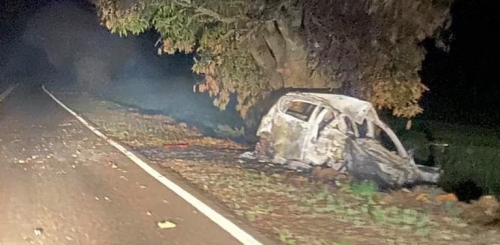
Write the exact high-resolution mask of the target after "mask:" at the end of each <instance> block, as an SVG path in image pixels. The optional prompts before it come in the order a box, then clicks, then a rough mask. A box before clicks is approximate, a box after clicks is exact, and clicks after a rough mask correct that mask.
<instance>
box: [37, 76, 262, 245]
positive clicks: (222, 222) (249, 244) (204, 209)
mask: <svg viewBox="0 0 500 245" xmlns="http://www.w3.org/2000/svg"><path fill="white" fill-rule="evenodd" d="M42 89H43V91H44V92H45V93H46V94H47V95H49V97H50V98H52V100H54V101H55V102H56V103H57V104H59V105H60V106H61V107H62V108H64V109H65V110H66V111H67V112H69V113H70V114H71V115H73V116H74V117H75V118H76V119H78V121H80V122H81V123H82V124H83V125H84V126H85V127H87V128H88V129H89V130H90V131H92V132H93V133H94V134H96V135H97V136H99V137H100V138H102V139H104V140H105V141H106V142H108V143H109V144H110V145H112V146H113V147H115V148H116V149H117V150H119V151H120V152H121V153H123V154H124V155H125V156H127V157H128V158H129V159H130V160H132V161H133V162H134V163H135V164H136V165H138V166H139V167H140V168H142V169H143V170H144V171H145V172H146V173H148V174H149V175H150V176H151V177H153V178H154V179H156V180H157V181H159V182H160V183H161V184H163V185H164V186H165V187H167V188H168V189H170V190H171V191H173V192H174V193H175V194H176V195H178V196H179V197H180V198H182V199H183V200H184V201H186V202H187V203H189V204H191V205H192V206H193V207H194V208H196V209H197V210H198V211H199V212H201V213H203V215H205V216H206V217H207V218H209V219H210V220H212V221H213V222H214V223H215V224H217V225H218V226H219V227H221V228H222V229H223V230H225V231H226V232H228V233H229V234H230V235H231V236H233V237H234V238H235V239H236V240H238V241H240V242H241V243H242V244H244V245H263V244H262V243H261V242H259V241H258V240H257V239H256V238H254V237H253V236H252V235H250V234H249V233H247V232H246V231H244V230H243V229H241V228H240V227H238V226H237V225H236V224H234V223H233V222H231V221H230V220H229V219H227V218H225V217H224V216H222V215H221V214H219V213H218V212H217V211H215V210H214V209H212V208H211V207H209V206H208V205H206V204H205V203H203V202H202V201H200V200H199V199H198V198H196V197H195V196H194V195H192V194H191V193H189V192H187V191H186V190H184V189H182V187H180V186H179V185H177V184H175V183H174V182H173V181H171V180H170V179H168V178H167V177H165V176H164V175H162V174H161V173H159V172H158V171H156V170H155V169H154V168H152V167H151V166H149V164H148V163H146V162H145V161H143V160H142V159H140V158H139V157H137V156H136V155H135V154H134V153H132V152H130V151H129V150H127V149H126V148H125V147H123V146H122V145H120V144H119V143H117V142H116V141H114V140H112V139H110V138H109V137H107V136H106V135H105V134H103V133H101V132H100V131H99V130H97V129H96V128H95V127H94V126H92V125H90V123H88V122H87V121H86V120H85V119H83V118H82V117H81V116H79V115H78V114H77V113H76V112H74V111H73V110H71V109H70V108H69V107H68V106H66V105H65V104H64V103H62V102H61V101H60V100H58V99H57V98H56V97H55V96H54V95H53V94H52V93H50V92H49V91H48V90H47V89H46V88H45V85H42Z"/></svg>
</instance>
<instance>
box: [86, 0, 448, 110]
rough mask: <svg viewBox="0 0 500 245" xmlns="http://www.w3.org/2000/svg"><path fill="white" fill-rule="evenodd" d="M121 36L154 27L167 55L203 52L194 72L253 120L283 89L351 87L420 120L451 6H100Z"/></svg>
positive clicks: (116, 2) (114, 2) (256, 1)
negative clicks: (259, 106)
mask: <svg viewBox="0 0 500 245" xmlns="http://www.w3.org/2000/svg"><path fill="white" fill-rule="evenodd" d="M94 3H95V5H96V7H97V11H98V14H99V17H100V19H101V21H102V23H103V24H104V25H105V26H106V27H107V28H108V29H109V30H111V32H113V33H118V34H119V35H121V36H125V35H129V34H134V35H137V34H140V33H142V32H144V31H147V30H149V29H151V28H153V29H154V30H156V31H157V32H158V33H159V35H160V36H161V38H160V41H161V47H160V48H159V53H160V54H162V53H166V54H174V53H175V52H185V53H190V52H196V54H197V58H196V60H195V63H194V65H193V67H192V70H193V71H194V72H196V73H199V74H203V75H204V76H205V80H204V82H203V83H202V84H200V85H199V86H198V91H200V92H208V93H209V94H210V96H212V97H213V98H214V104H215V105H216V106H218V107H220V108H221V109H224V108H225V107H226V105H227V104H228V103H229V100H230V95H231V94H233V93H237V95H238V96H237V99H238V105H237V110H239V112H240V113H241V115H242V116H243V117H244V116H245V115H246V114H247V112H248V109H249V108H250V107H251V106H252V105H254V104H255V103H256V102H257V101H259V100H261V99H263V98H265V97H267V96H268V95H269V94H270V92H271V91H275V90H278V89H280V88H330V89H334V88H343V89H344V91H346V93H347V94H349V95H352V96H356V97H360V98H362V99H366V100H369V101H371V102H372V103H373V104H374V105H375V106H376V107H377V108H379V109H390V110H392V112H393V114H394V115H395V116H402V117H409V118H410V117H413V116H415V115H417V114H418V113H420V112H421V111H422V109H421V108H420V106H419V105H418V100H419V99H420V97H421V96H422V94H423V93H424V92H425V91H426V90H427V87H426V86H425V85H424V84H422V83H421V81H420V78H419V75H418V71H419V69H420V67H421V63H422V60H423V57H424V54H425V53H424V52H425V50H424V49H423V48H422V47H421V46H420V45H419V44H420V43H421V42H422V41H423V40H424V39H426V38H428V37H435V36H436V35H437V34H438V33H439V30H441V29H443V28H447V26H448V25H447V23H448V24H449V20H450V17H449V7H450V4H451V0H398V1H396V0H280V1H271V0H94Z"/></svg>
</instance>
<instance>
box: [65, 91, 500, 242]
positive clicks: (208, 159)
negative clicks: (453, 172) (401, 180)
mask: <svg viewBox="0 0 500 245" xmlns="http://www.w3.org/2000/svg"><path fill="white" fill-rule="evenodd" d="M61 97H62V98H61V99H62V100H63V101H64V102H65V103H67V104H68V106H69V107H71V108H74V109H76V110H77V111H81V112H82V113H83V115H84V116H85V117H86V118H88V119H89V120H90V121H92V122H93V123H95V124H96V125H97V126H98V127H99V128H100V129H101V130H103V133H106V134H107V135H108V136H110V137H113V138H115V139H116V140H118V141H120V142H121V143H124V144H127V145H128V146H129V147H131V148H132V149H133V150H134V151H137V152H138V153H141V154H142V155H144V156H145V157H147V158H148V159H149V161H150V162H151V163H152V164H158V165H159V166H160V167H162V169H163V170H164V171H166V172H167V171H168V172H169V173H171V174H172V173H173V174H176V175H178V176H180V177H182V178H183V179H184V180H186V181H188V182H190V183H191V184H193V186H195V187H198V189H199V190H200V191H203V192H205V195H206V196H208V197H210V198H212V199H214V200H216V201H217V202H218V203H220V204H222V205H223V206H224V207H226V208H227V209H229V210H231V211H232V212H233V214H235V216H237V217H240V218H241V219H243V220H246V222H248V223H249V224H250V225H251V226H253V227H254V228H256V229H257V230H258V231H260V232H262V233H263V234H266V235H268V236H270V237H274V238H276V239H277V240H281V241H282V242H283V243H284V244H315V245H316V244H318V245H323V244H324V245H331V244H438V245H440V244H442V245H445V244H452V243H453V244H459V245H462V244H463V245H466V244H495V243H498V241H500V232H498V229H496V228H495V227H490V228H489V229H484V228H482V226H481V225H479V224H477V223H478V221H486V222H482V223H483V224H486V223H487V224H492V223H494V222H496V221H495V220H496V219H497V218H495V214H497V213H498V209H499V208H498V206H496V205H495V202H492V199H491V198H486V197H483V198H482V200H479V201H478V202H476V203H472V204H464V203H461V202H457V201H456V199H455V197H454V196H453V195H451V194H450V193H446V192H445V191H443V190H442V189H439V188H436V187H435V186H432V185H425V186H424V185H422V186H417V187H414V188H407V189H405V188H400V189H396V190H391V191H388V192H385V193H380V192H377V190H376V189H374V188H373V185H371V184H370V183H363V182H361V183H359V184H356V185H353V184H352V183H351V176H349V174H347V173H345V171H343V170H342V168H341V166H337V167H333V168H332V167H331V166H333V165H327V166H323V165H321V166H314V165H313V167H312V168H309V169H307V170H303V171H297V169H301V168H300V166H302V165H301V164H297V165H298V167H297V168H296V169H290V168H289V165H288V164H289V163H292V164H295V163H293V161H289V160H287V159H284V158H280V157H275V156H272V155H271V156H265V157H262V156H260V155H256V154H255V152H254V151H250V152H249V151H248V147H247V146H244V145H241V144H237V143H235V142H232V141H229V140H225V139H214V138H209V137H205V136H203V135H202V134H201V133H200V132H199V131H196V129H193V128H189V127H187V125H181V124H179V123H177V122H175V120H173V119H171V118H168V117H166V116H161V115H158V116H147V115H141V114H139V113H138V112H137V111H136V110H128V109H127V108H124V107H121V106H118V105H115V104H113V103H111V102H109V103H105V104H103V103H100V102H99V100H97V99H94V98H92V97H88V96H77V95H74V94H72V95H69V96H61ZM186 143H187V144H188V145H189V147H165V146H169V145H175V144H181V145H182V144H186ZM265 147H266V145H263V147H261V149H260V150H262V149H264V150H265ZM256 148H257V150H259V147H256ZM300 162H303V161H300ZM309 165H310V164H309ZM292 166H293V165H292ZM120 178H122V179H124V180H127V178H126V177H125V176H121V177H120ZM141 188H142V186H141ZM164 202H165V203H168V201H167V200H164ZM497 204H498V203H497ZM146 214H147V215H150V214H151V213H148V212H146ZM497 217H498V216H497ZM167 222H168V223H167ZM467 222H469V223H467ZM157 225H158V227H160V228H161V227H166V228H165V229H168V228H173V227H176V224H175V223H171V222H169V221H162V222H158V223H157ZM172 226H173V227H172ZM304 227H307V229H305V228H304ZM490 231H495V232H490Z"/></svg>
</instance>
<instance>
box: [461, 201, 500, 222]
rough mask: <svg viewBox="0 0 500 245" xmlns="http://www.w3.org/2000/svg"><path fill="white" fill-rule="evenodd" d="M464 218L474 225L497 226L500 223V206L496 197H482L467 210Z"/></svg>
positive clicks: (463, 214) (463, 215) (464, 212)
mask: <svg viewBox="0 0 500 245" xmlns="http://www.w3.org/2000/svg"><path fill="white" fill-rule="evenodd" d="M462 217H463V218H464V219H466V220H467V221H468V222H469V223H472V224H479V225H495V224H497V223H499V222H500V204H499V203H498V200H497V198H496V197H494V196H482V197H481V198H480V199H479V200H478V201H474V202H472V204H470V205H469V206H468V207H467V208H465V210H464V211H463V213H462Z"/></svg>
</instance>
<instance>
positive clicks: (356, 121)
mask: <svg viewBox="0 0 500 245" xmlns="http://www.w3.org/2000/svg"><path fill="white" fill-rule="evenodd" d="M257 136H258V137H259V142H258V143H257V145H256V147H255V151H254V152H253V153H252V155H253V156H255V157H258V158H262V157H265V158H267V159H270V161H272V162H274V163H282V164H283V163H286V162H290V161H293V162H301V163H303V164H304V166H309V167H310V166H328V167H331V168H335V169H336V170H337V171H341V172H342V171H345V172H347V173H348V174H349V175H350V176H351V177H352V179H353V180H355V181H364V180H370V181H373V182H375V183H376V184H377V185H378V186H379V187H380V188H394V187H396V188H397V187H401V186H404V185H406V184H415V183H420V182H425V183H437V181H438V179H439V177H440V170H439V168H437V167H427V166H423V165H418V164H416V163H415V161H414V159H413V157H412V156H411V154H409V153H408V152H407V151H406V149H405V148H404V146H403V144H402V143H401V142H400V140H399V139H398V137H397V136H396V134H395V133H394V132H393V131H392V130H391V128H390V127H389V126H387V125H386V124H385V123H384V122H382V121H381V120H380V119H379V116H378V114H377V112H376V110H375V109H374V108H373V106H372V105H371V104H370V103H369V102H367V101H363V100H359V99H356V98H353V97H349V96H344V95H338V94H322V93H298V92H292V93H287V94H286V95H284V96H282V97H281V98H280V99H279V100H278V101H277V103H276V104H274V105H273V106H272V107H271V109H270V110H269V112H268V113H267V114H266V115H265V116H264V117H263V118H262V120H261V124H260V126H259V128H258V130H257Z"/></svg>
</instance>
